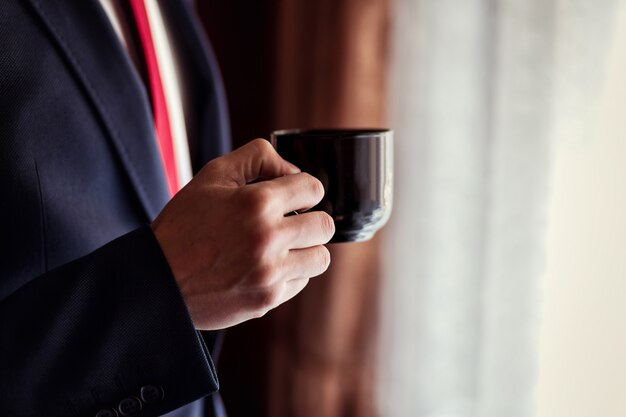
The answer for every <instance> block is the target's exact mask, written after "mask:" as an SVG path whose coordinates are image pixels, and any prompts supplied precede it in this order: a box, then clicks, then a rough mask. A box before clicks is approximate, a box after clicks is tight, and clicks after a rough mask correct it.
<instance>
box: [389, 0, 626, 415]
mask: <svg viewBox="0 0 626 417" xmlns="http://www.w3.org/2000/svg"><path fill="white" fill-rule="evenodd" d="M392 4H393V13H392V20H391V22H390V29H391V35H392V36H391V39H392V46H391V50H390V66H391V71H390V82H391V89H390V90H391V95H390V115H389V116H390V117H389V118H390V126H391V127H392V128H394V130H395V132H396V159H395V163H396V165H395V187H396V189H395V201H394V213H393V215H392V218H391V221H390V224H389V225H388V226H387V228H386V230H385V232H384V233H385V235H384V239H385V245H384V248H385V253H384V275H383V276H384V278H383V289H382V290H383V291H382V300H383V302H382V309H381V310H382V315H381V337H380V340H381V343H380V349H379V364H380V367H379V375H378V378H377V380H378V384H379V387H378V402H379V404H380V409H379V412H380V415H381V416H384V417H387V416H389V417H405V416H406V417H422V416H425V417H452V416H455V417H456V416H475V417H517V416H520V417H521V416H524V417H531V416H533V415H534V414H533V413H534V410H533V389H534V386H535V383H536V378H537V371H536V370H537V350H538V340H537V337H538V326H539V323H540V322H539V317H538V316H539V314H538V313H539V305H540V301H541V299H540V293H539V284H540V279H541V277H542V273H543V268H544V241H545V221H546V220H545V219H546V205H547V202H548V197H549V186H550V178H551V175H550V173H551V161H552V159H553V157H554V153H555V152H556V150H555V149H556V144H557V143H558V141H560V140H572V138H574V139H575V137H576V135H579V134H580V132H581V131H583V130H584V125H585V123H586V122H585V121H586V120H587V119H589V118H590V117H592V116H593V115H592V113H593V100H594V97H595V92H596V91H597V89H598V84H599V83H600V82H601V79H602V76H603V66H602V62H603V61H604V60H605V55H606V54H607V50H608V49H607V47H606V46H607V45H608V44H610V41H611V38H612V34H613V26H614V25H613V22H614V15H615V10H616V8H617V5H618V1H617V0H615V1H614V0H600V1H598V0H563V1H559V0H491V1H487V0H483V1H480V0H394V1H393V3H392ZM625 76H626V75H625Z"/></svg>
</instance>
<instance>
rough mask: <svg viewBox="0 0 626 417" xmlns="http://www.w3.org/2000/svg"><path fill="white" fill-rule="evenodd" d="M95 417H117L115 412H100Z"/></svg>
mask: <svg viewBox="0 0 626 417" xmlns="http://www.w3.org/2000/svg"><path fill="white" fill-rule="evenodd" d="M96 417H117V411H115V410H100V411H98V412H97V413H96Z"/></svg>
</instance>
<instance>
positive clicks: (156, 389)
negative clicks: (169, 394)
mask: <svg viewBox="0 0 626 417" xmlns="http://www.w3.org/2000/svg"><path fill="white" fill-rule="evenodd" d="M163 397H164V392H163V388H161V387H160V386H158V385H146V386H143V387H141V399H142V400H143V402H144V403H146V404H150V403H154V402H157V401H161V400H162V399H163Z"/></svg>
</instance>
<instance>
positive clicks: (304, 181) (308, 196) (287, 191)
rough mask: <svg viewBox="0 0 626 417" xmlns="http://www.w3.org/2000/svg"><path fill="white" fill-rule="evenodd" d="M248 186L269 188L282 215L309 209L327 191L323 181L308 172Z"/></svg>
mask: <svg viewBox="0 0 626 417" xmlns="http://www.w3.org/2000/svg"><path fill="white" fill-rule="evenodd" d="M248 187H265V188H267V189H268V191H269V192H271V193H272V197H273V198H274V199H275V201H276V204H277V205H278V208H277V210H279V211H280V214H281V215H284V214H288V213H291V212H294V211H298V210H308V209H310V208H311V207H313V206H315V205H316V204H317V203H319V202H320V201H321V200H322V198H323V197H324V193H325V191H324V186H323V185H322V183H321V182H320V181H319V180H318V179H317V178H315V177H314V176H312V175H310V174H307V173H306V172H300V173H298V174H291V175H285V176H282V177H279V178H274V179H273V180H269V181H263V182H258V183H255V184H249V185H248Z"/></svg>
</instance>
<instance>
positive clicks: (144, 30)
mask: <svg viewBox="0 0 626 417" xmlns="http://www.w3.org/2000/svg"><path fill="white" fill-rule="evenodd" d="M130 6H131V9H132V11H133V15H134V16H135V22H136V24H137V32H138V33H139V38H140V40H141V46H142V50H143V55H144V59H145V63H146V70H147V72H148V81H149V83H150V92H151V93H152V113H153V115H154V125H155V129H156V135H157V142H158V145H159V151H160V153H161V159H162V161H163V167H164V168H165V175H166V177H167V185H168V188H169V191H170V195H174V194H175V193H176V192H177V191H178V189H179V188H178V177H177V175H176V159H175V157H174V145H173V143H172V131H171V129H170V119H169V114H168V111H167V102H166V101H165V93H164V92H163V84H162V83H161V72H160V71H159V63H158V61H157V56H156V50H155V49H154V42H153V40H152V33H151V32H150V22H149V21H148V13H147V12H146V5H145V4H144V2H143V0H130Z"/></svg>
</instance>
